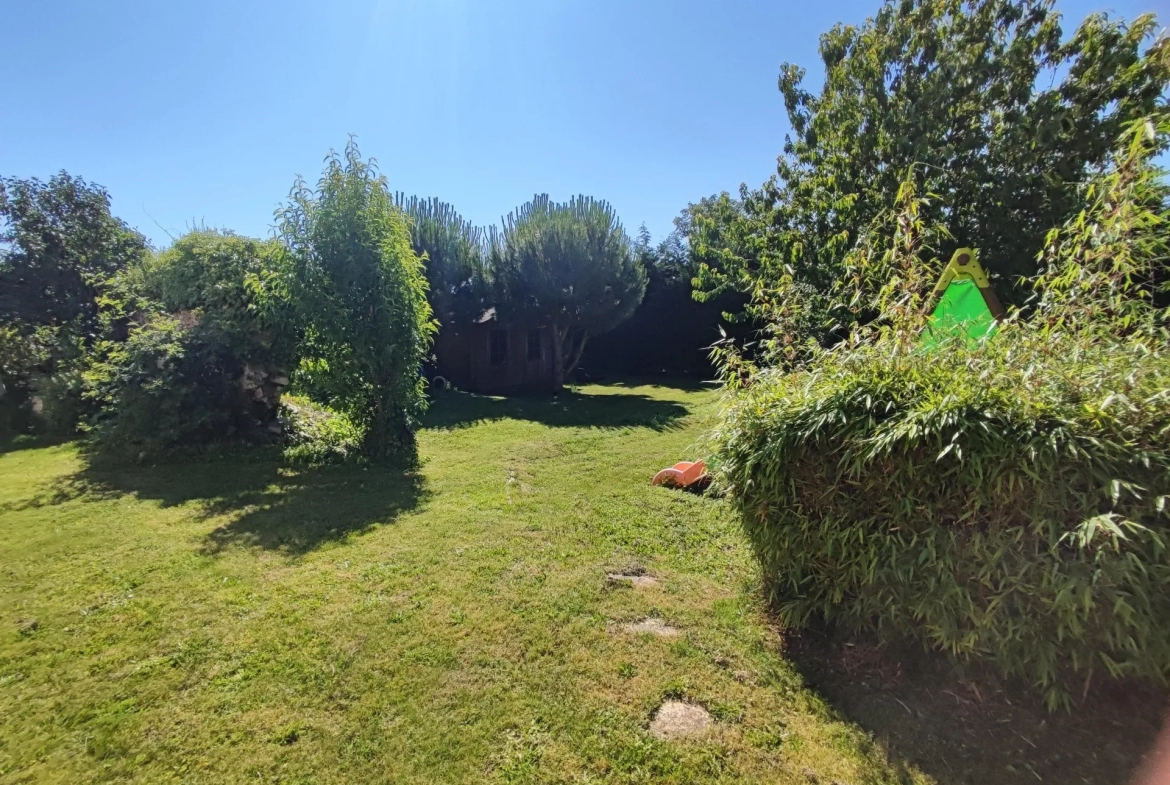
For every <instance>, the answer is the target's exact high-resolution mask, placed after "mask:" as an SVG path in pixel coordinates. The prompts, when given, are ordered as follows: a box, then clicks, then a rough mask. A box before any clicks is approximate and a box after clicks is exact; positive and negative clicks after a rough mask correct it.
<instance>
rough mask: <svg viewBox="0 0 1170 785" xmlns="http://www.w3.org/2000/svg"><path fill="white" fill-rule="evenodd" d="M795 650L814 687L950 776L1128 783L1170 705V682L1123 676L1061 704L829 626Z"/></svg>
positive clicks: (804, 636)
mask: <svg viewBox="0 0 1170 785" xmlns="http://www.w3.org/2000/svg"><path fill="white" fill-rule="evenodd" d="M785 654H786V656H787V657H788V658H789V659H790V660H791V661H792V662H794V663H795V665H796V666H797V669H798V670H799V671H800V672H801V674H802V675H803V676H804V679H805V682H806V684H807V685H808V686H809V687H810V688H812V689H815V690H817V691H818V692H819V693H820V694H821V695H822V696H823V697H824V698H825V699H826V701H828V702H829V703H830V704H831V705H833V706H834V707H835V708H836V709H837V710H838V711H839V712H840V713H841V714H842V715H844V716H845V717H847V718H848V719H849V720H851V721H853V722H856V723H857V724H858V725H860V726H862V727H863V728H865V729H866V730H868V731H870V732H872V733H873V735H874V737H875V739H877V740H879V741H880V742H882V744H883V746H884V747H885V748H886V750H887V751H888V752H889V754H890V755H891V756H897V757H898V758H901V759H903V760H906V761H908V762H911V763H913V764H914V765H916V766H917V767H918V768H920V769H921V770H922V771H924V772H926V773H927V774H929V775H930V776H931V777H933V778H934V779H935V780H936V781H937V782H938V783H940V785H960V783H961V784H962V785H1000V784H1001V783H1004V784H1006V785H1016V784H1019V785H1023V783H1036V782H1038V781H1043V782H1070V783H1071V782H1075V783H1089V785H1122V783H1127V782H1129V781H1130V778H1131V777H1132V775H1133V772H1134V770H1135V769H1136V768H1137V766H1138V764H1139V762H1140V761H1141V758H1142V756H1143V755H1144V754H1146V752H1147V751H1148V750H1149V749H1150V748H1151V746H1152V745H1153V742H1154V739H1155V737H1156V736H1157V733H1158V730H1159V727H1160V725H1161V720H1162V717H1163V713H1164V710H1165V707H1166V698H1167V694H1166V692H1165V690H1160V689H1151V687H1150V686H1149V685H1148V684H1134V683H1117V682H1113V683H1107V684H1098V685H1096V686H1093V687H1092V688H1091V689H1089V690H1088V691H1087V692H1086V694H1085V695H1084V696H1081V695H1077V696H1076V698H1075V699H1074V703H1073V707H1072V709H1071V711H1068V712H1064V711H1057V712H1054V713H1049V712H1048V711H1047V710H1046V709H1045V708H1044V707H1043V705H1042V704H1041V702H1040V701H1039V699H1038V698H1037V696H1036V695H1035V694H1034V693H1031V692H1029V691H1027V690H1026V689H1024V688H1022V686H1021V685H1014V684H1010V685H1005V684H1003V683H1002V682H1001V681H1000V680H999V679H997V678H996V677H995V676H994V675H993V674H990V673H988V672H981V671H978V670H975V669H969V670H968V671H967V672H966V673H960V672H959V671H958V670H956V667H955V666H954V665H953V664H952V663H950V662H949V661H947V660H946V659H945V658H944V657H940V656H935V655H929V654H926V653H924V652H922V651H921V649H918V648H916V647H913V646H908V647H905V648H903V647H882V646H880V645H878V644H877V642H876V641H872V640H863V639H858V638H856V637H851V636H846V635H843V634H842V633H840V632H837V631H834V630H832V629H829V628H826V627H821V628H815V629H810V630H806V631H803V632H801V633H799V634H794V635H790V637H789V638H788V640H787V641H786V643H785Z"/></svg>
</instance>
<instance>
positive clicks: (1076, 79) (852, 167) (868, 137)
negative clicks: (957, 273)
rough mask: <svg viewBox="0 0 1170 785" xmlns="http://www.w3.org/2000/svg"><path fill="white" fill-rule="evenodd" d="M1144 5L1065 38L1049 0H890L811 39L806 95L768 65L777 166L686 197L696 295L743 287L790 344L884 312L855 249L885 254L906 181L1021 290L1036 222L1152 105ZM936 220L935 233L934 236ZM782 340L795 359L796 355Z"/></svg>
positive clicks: (1153, 72)
mask: <svg viewBox="0 0 1170 785" xmlns="http://www.w3.org/2000/svg"><path fill="white" fill-rule="evenodd" d="M1156 29H1157V27H1156V22H1155V20H1154V18H1153V17H1152V16H1150V15H1146V16H1142V17H1139V18H1138V19H1136V20H1134V21H1133V22H1132V23H1131V24H1126V23H1124V22H1121V21H1116V20H1110V19H1108V18H1106V17H1105V16H1103V15H1094V16H1090V17H1089V18H1088V19H1086V20H1085V21H1084V22H1083V23H1082V24H1081V25H1080V26H1079V27H1078V28H1077V29H1076V31H1075V32H1074V33H1073V35H1072V36H1071V37H1069V38H1068V39H1067V40H1064V39H1063V37H1062V29H1061V26H1060V18H1059V15H1058V14H1057V13H1056V12H1055V10H1054V9H1053V7H1052V3H1051V2H1050V0H979V1H978V2H964V0H887V2H885V3H884V5H883V6H882V8H881V9H880V11H879V12H878V13H877V14H876V15H875V16H874V17H873V18H871V19H869V20H868V21H867V22H866V23H865V24H864V25H862V26H861V27H854V26H848V25H838V26H836V27H834V28H833V29H832V30H830V31H829V32H828V33H826V34H824V35H823V36H822V38H821V44H820V53H821V59H822V61H823V65H824V69H825V79H824V84H823V87H822V89H821V91H820V92H819V94H813V93H810V92H808V91H807V90H805V89H804V88H802V86H801V82H802V79H803V76H804V70H803V69H801V68H798V67H797V66H794V65H785V66H784V67H783V68H782V69H781V75H780V80H779V86H780V91H781V93H782V94H783V98H784V103H785V107H786V109H787V112H788V118H789V121H790V123H791V126H792V135H790V136H789V137H788V138H787V139H786V142H785V145H784V152H783V155H782V156H781V157H780V158H779V164H778V169H777V173H776V175H775V176H774V177H773V178H772V179H771V180H769V181H768V182H767V183H765V184H764V185H763V186H762V187H761V188H759V189H755V190H748V189H747V188H743V189H741V194H740V198H739V199H732V198H731V197H730V196H728V195H727V194H724V195H722V196H721V197H718V198H715V199H712V200H708V201H705V202H703V203H700V204H699V205H696V207H695V210H694V222H693V231H692V234H691V237H690V238H689V239H690V241H691V244H692V247H693V248H694V249H695V251H696V253H697V255H698V256H699V258H700V259H702V260H703V261H704V262H705V263H706V266H705V267H704V268H703V269H702V271H701V275H700V277H701V279H702V284H703V289H704V291H707V292H719V291H722V290H723V289H725V288H729V287H730V288H735V289H739V290H741V291H745V292H749V293H752V295H753V298H752V301H751V303H750V305H749V308H748V310H749V312H750V313H751V314H752V315H753V316H755V317H756V318H759V319H761V320H764V321H767V322H769V323H770V324H772V325H773V326H775V327H776V328H777V332H778V333H780V334H782V335H785V336H788V337H789V338H790V339H796V341H797V342H802V341H803V339H805V338H807V337H812V338H814V339H817V340H819V341H821V342H822V343H829V342H832V340H835V338H834V335H836V336H838V337H839V336H840V335H842V334H844V332H845V331H847V330H848V329H849V326H850V325H851V324H855V323H859V322H860V323H864V322H866V321H869V320H870V319H873V318H875V317H876V316H878V315H879V314H880V308H879V304H878V302H877V299H878V298H877V293H878V290H879V289H880V288H881V286H883V285H884V284H885V282H886V279H885V277H884V276H882V275H878V274H873V273H872V271H870V270H868V269H867V267H866V264H865V263H864V260H859V259H858V255H859V253H861V251H862V246H868V247H870V248H873V247H878V248H888V247H889V246H890V245H891V243H892V240H893V235H894V234H895V232H897V231H898V230H899V224H898V223H897V221H892V220H886V219H887V218H888V217H889V216H890V213H889V211H890V210H891V209H892V206H893V205H894V204H895V202H896V201H897V200H898V196H899V193H900V192H902V191H904V190H905V188H906V186H907V183H909V184H910V187H911V188H912V190H913V191H914V192H915V193H916V194H918V196H919V197H920V201H919V202H918V208H917V209H918V210H919V212H920V215H921V218H922V219H923V220H924V222H925V223H926V224H927V225H928V226H936V225H937V226H938V227H940V232H939V235H938V238H937V239H938V249H937V250H938V252H939V254H940V255H941V256H942V257H943V258H946V257H949V255H950V252H951V251H952V250H953V249H954V248H955V247H960V246H965V247H977V248H979V249H980V251H981V262H982V264H983V265H984V267H985V268H986V269H988V270H989V271H990V272H991V273H992V275H993V276H996V278H995V281H996V285H997V287H998V288H999V289H1000V291H1001V294H1002V295H1003V296H1004V298H1005V299H1007V300H1009V301H1011V300H1015V301H1017V302H1018V301H1021V300H1022V299H1024V298H1026V297H1027V295H1028V292H1027V287H1024V288H1022V289H1021V290H1019V291H1015V292H1014V291H1012V289H1011V287H1013V286H1015V284H1016V281H1017V279H1018V277H1020V276H1030V275H1032V274H1033V273H1034V272H1035V270H1036V266H1035V258H1036V255H1037V254H1038V253H1039V251H1040V250H1041V248H1042V246H1043V244H1044V239H1045V236H1046V233H1047V232H1048V231H1049V230H1050V229H1051V228H1052V227H1054V226H1058V225H1060V224H1061V223H1063V222H1064V221H1065V220H1067V219H1068V218H1069V217H1070V216H1071V215H1073V214H1074V213H1075V212H1076V211H1077V210H1078V209H1079V206H1080V204H1081V201H1080V197H1079V195H1078V190H1077V189H1078V188H1079V186H1080V183H1081V182H1083V181H1084V178H1085V177H1086V175H1087V174H1088V173H1089V172H1091V171H1092V170H1093V169H1094V168H1095V167H1097V166H1099V165H1101V164H1102V163H1103V162H1104V160H1105V158H1106V155H1107V153H1108V151H1109V149H1110V145H1111V143H1112V141H1113V140H1114V139H1115V138H1116V137H1117V134H1118V133H1120V130H1121V128H1122V126H1123V125H1124V124H1125V123H1127V122H1129V121H1132V120H1134V119H1136V118H1139V117H1143V116H1145V115H1147V114H1149V113H1151V112H1152V111H1154V110H1155V108H1156V107H1157V106H1158V104H1159V102H1160V101H1161V100H1163V98H1164V95H1165V91H1166V89H1167V85H1168V84H1170V40H1168V39H1167V38H1166V37H1165V36H1164V35H1163V36H1160V37H1158V38H1157V39H1156V40H1154V41H1153V42H1152V43H1150V40H1151V37H1152V36H1153V35H1154V32H1155V30H1156ZM944 227H945V229H944ZM795 353H796V351H795V350H792V352H790V354H795Z"/></svg>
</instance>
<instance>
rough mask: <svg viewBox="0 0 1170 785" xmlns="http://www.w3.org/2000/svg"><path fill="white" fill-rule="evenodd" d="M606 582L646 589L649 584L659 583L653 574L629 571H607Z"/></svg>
mask: <svg viewBox="0 0 1170 785" xmlns="http://www.w3.org/2000/svg"><path fill="white" fill-rule="evenodd" d="M605 579H606V582H607V583H610V584H612V585H622V586H633V587H634V588H636V589H644V588H645V587H647V586H654V585H655V584H657V583H658V579H657V578H655V577H654V576H652V575H644V574H640V573H639V574H637V575H635V574H633V573H629V572H610V573H606V576H605Z"/></svg>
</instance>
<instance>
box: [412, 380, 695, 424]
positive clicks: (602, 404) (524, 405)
mask: <svg viewBox="0 0 1170 785" xmlns="http://www.w3.org/2000/svg"><path fill="white" fill-rule="evenodd" d="M687 414H688V412H687V408H686V407H685V406H683V405H682V404H680V403H676V402H674V401H662V400H658V399H657V398H650V397H648V396H645V395H639V394H636V393H623V394H620V395H605V394H602V395H596V394H591V393H582V392H570V391H567V390H566V391H565V392H562V393H561V394H560V395H558V396H555V397H554V396H551V395H544V396H537V395H518V396H510V397H507V398H495V397H491V396H487V395H476V394H474V393H466V392H457V391H454V390H447V391H443V392H439V393H436V394H435V395H434V397H433V398H432V400H431V408H430V411H428V412H427V415H426V417H425V418H424V421H423V427H424V428H463V427H467V426H470V425H474V424H475V423H477V422H481V421H483V420H501V419H512V420H529V421H531V422H538V423H542V424H544V425H548V426H550V427H554V428H563V427H568V428H630V427H634V428H650V429H653V430H656V431H664V430H670V429H672V428H675V427H677V422H676V421H677V420H679V419H681V418H683V417H685V416H686V415H687Z"/></svg>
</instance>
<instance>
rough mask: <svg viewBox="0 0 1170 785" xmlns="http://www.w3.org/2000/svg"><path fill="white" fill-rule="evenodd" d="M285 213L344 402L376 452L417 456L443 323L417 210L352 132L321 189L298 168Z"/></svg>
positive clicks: (323, 353) (313, 342)
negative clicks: (402, 204) (405, 204)
mask: <svg viewBox="0 0 1170 785" xmlns="http://www.w3.org/2000/svg"><path fill="white" fill-rule="evenodd" d="M277 217H278V230H279V235H280V237H281V238H282V239H283V240H284V243H285V245H286V246H287V248H288V251H289V258H290V262H291V273H292V275H291V276H290V285H291V287H292V289H293V292H294V294H293V300H294V301H295V302H297V303H298V304H299V308H298V310H299V313H300V317H301V319H302V320H303V323H304V326H305V329H306V342H305V346H306V351H308V352H309V353H310V354H311V355H312V356H313V357H315V358H316V359H319V360H323V361H324V362H323V363H320V364H319V365H321V366H322V367H324V368H325V369H326V372H327V374H328V376H329V379H330V388H331V390H332V391H333V392H334V395H335V397H334V402H335V403H336V404H337V405H339V406H340V407H341V408H343V409H344V410H345V411H346V413H347V414H348V415H349V416H350V417H351V419H353V420H354V421H355V422H356V423H358V424H359V425H360V426H361V427H362V428H363V429H364V431H365V441H364V450H365V452H366V453H367V454H368V455H370V456H371V457H374V458H391V459H398V460H407V461H413V460H414V458H415V440H414V426H415V424H416V418H417V416H418V415H419V414H420V413H421V411H422V409H423V408H424V406H425V402H426V399H425V390H424V387H423V380H422V377H421V375H420V373H419V369H420V366H421V364H422V362H423V360H424V358H425V356H426V352H427V349H428V347H429V345H430V341H431V336H432V335H433V333H434V331H435V323H434V320H433V319H432V318H431V307H430V305H429V304H428V303H427V296H426V295H427V292H426V289H427V284H426V278H425V276H424V273H423V265H422V260H421V259H419V257H418V254H416V253H415V252H414V250H413V249H412V248H411V244H410V221H409V219H408V218H407V216H406V214H405V213H404V212H403V211H402V210H401V209H399V208H398V207H396V206H395V204H394V198H393V196H392V195H391V193H390V190H389V188H388V187H387V184H386V178H385V177H383V176H381V175H379V174H378V172H377V169H376V168H375V166H374V164H373V163H372V162H367V161H363V160H362V158H361V153H360V152H359V150H358V148H357V145H356V144H355V143H354V142H353V141H352V140H351V141H350V143H349V144H348V145H346V148H345V153H344V155H343V156H339V155H337V154H336V153H331V154H330V156H329V157H328V158H327V159H326V164H325V172H324V174H323V175H322V176H321V180H320V181H319V182H318V184H317V188H316V190H313V189H310V188H309V187H308V185H306V184H305V182H304V181H303V180H301V179H299V178H298V180H297V182H296V184H295V185H294V186H293V189H292V193H291V194H290V199H289V203H288V204H287V205H286V206H285V207H284V208H283V209H282V210H281V211H280V212H279V213H278V216H277Z"/></svg>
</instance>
